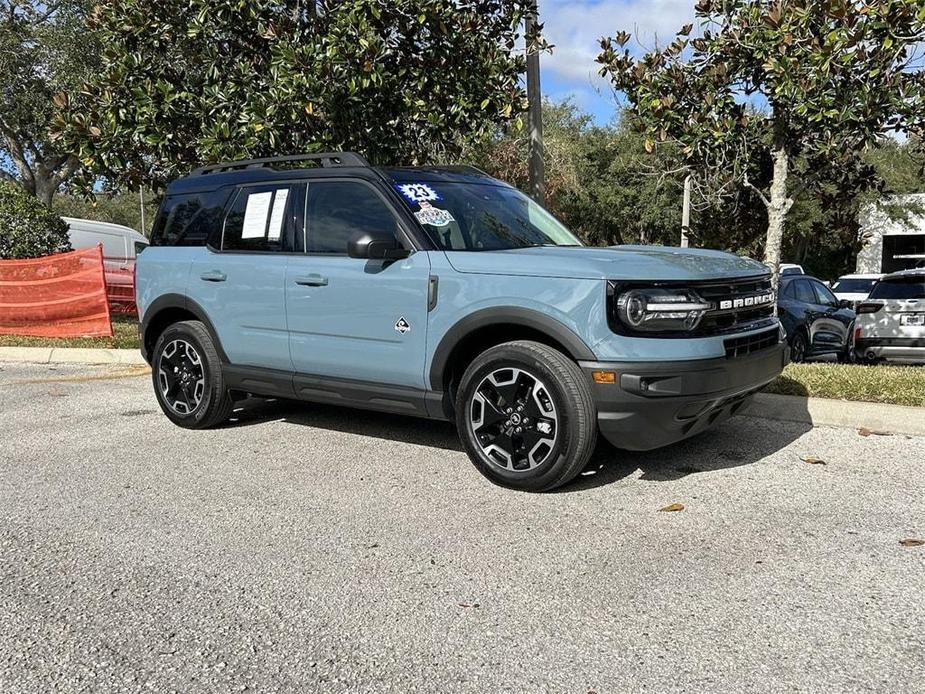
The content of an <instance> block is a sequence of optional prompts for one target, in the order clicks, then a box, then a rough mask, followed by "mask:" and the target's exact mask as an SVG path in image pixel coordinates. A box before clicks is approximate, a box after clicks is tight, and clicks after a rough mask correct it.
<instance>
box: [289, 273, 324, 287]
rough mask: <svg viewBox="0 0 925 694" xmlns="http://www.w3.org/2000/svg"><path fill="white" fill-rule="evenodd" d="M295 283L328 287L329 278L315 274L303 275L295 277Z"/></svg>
mask: <svg viewBox="0 0 925 694" xmlns="http://www.w3.org/2000/svg"><path fill="white" fill-rule="evenodd" d="M295 283H296V284H299V285H301V286H303V287H326V286H328V278H327V277H324V276H322V275H315V274H312V275H302V276H301V277H296V278H295Z"/></svg>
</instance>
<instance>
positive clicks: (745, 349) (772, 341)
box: [723, 328, 780, 359]
mask: <svg viewBox="0 0 925 694" xmlns="http://www.w3.org/2000/svg"><path fill="white" fill-rule="evenodd" d="M779 339H780V336H779V334H778V331H777V328H773V329H772V330H765V331H764V332H760V333H755V334H753V335H746V336H744V337H732V338H729V339H728V340H723V347H725V348H726V359H734V358H735V357H744V356H745V355H746V354H754V353H755V352H760V351H761V350H763V349H768V348H769V347H773V346H774V345H776V344H777V342H778V340H779Z"/></svg>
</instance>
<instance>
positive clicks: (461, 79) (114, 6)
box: [58, 0, 529, 187]
mask: <svg viewBox="0 0 925 694" xmlns="http://www.w3.org/2000/svg"><path fill="white" fill-rule="evenodd" d="M528 4H529V3H528V2H527V1H526V0H463V1H458V0H314V1H310V2H306V1H305V0H250V1H249V2H241V1H240V0H160V1H159V2H156V3H152V2H148V0H102V1H101V2H100V3H99V4H98V6H97V8H96V10H95V12H94V14H93V26H94V28H95V30H96V31H98V32H99V35H100V37H101V40H102V43H103V45H104V46H105V49H104V53H103V67H102V69H101V70H100V71H99V73H98V74H97V75H96V76H95V77H94V78H93V79H92V80H90V82H89V84H88V85H87V87H86V89H85V91H84V93H82V94H81V95H80V98H71V99H69V100H68V101H67V103H65V104H64V105H63V106H64V107H63V110H62V113H61V119H60V121H59V123H58V128H59V130H60V132H61V134H62V136H63V137H64V138H65V140H66V141H67V142H68V143H69V145H70V146H71V147H72V148H73V150H74V151H76V152H78V155H79V158H80V160H81V161H82V162H83V164H84V165H85V167H86V169H87V172H88V173H89V174H92V175H103V176H105V177H107V178H109V179H111V180H115V179H116V178H118V180H119V182H120V183H121V184H123V185H127V186H129V187H136V186H137V185H138V184H139V183H142V182H143V183H146V184H149V185H157V184H162V183H164V182H165V181H167V180H169V179H170V178H172V177H175V176H177V175H179V174H182V173H184V172H186V171H188V170H189V169H190V168H191V167H193V166H197V165H200V164H202V163H204V162H214V161H219V160H228V159H236V158H245V157H252V156H266V155H278V154H287V153H293V152H305V151H318V150H340V149H355V150H358V151H361V152H363V153H364V154H366V155H367V156H368V157H369V158H370V159H371V160H372V161H374V162H378V163H390V164H396V163H423V162H429V161H435V160H444V159H445V158H446V157H448V156H453V155H454V154H456V153H458V152H459V150H460V148H461V146H462V145H463V144H464V143H465V142H466V141H469V140H473V139H479V138H481V137H483V136H485V135H486V134H487V133H488V132H490V131H491V130H493V129H494V128H495V127H497V125H498V124H502V123H506V122H510V121H513V120H516V119H517V118H518V114H519V113H521V112H522V111H523V110H524V109H525V107H526V99H525V93H524V90H523V87H522V84H521V82H520V75H521V73H522V72H523V71H524V56H523V54H522V52H517V51H515V50H514V49H515V45H516V41H517V39H518V37H519V26H520V24H521V20H522V18H523V13H524V11H525V9H526V7H527V5H528ZM92 175H91V176H88V177H87V178H86V180H85V183H87V184H89V182H90V180H91V178H92Z"/></svg>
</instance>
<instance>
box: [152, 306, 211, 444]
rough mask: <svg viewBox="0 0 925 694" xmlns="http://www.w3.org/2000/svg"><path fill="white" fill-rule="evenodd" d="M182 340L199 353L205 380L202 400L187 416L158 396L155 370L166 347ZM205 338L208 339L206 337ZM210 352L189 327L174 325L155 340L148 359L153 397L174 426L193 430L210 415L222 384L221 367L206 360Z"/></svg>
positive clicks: (196, 333) (200, 338)
mask: <svg viewBox="0 0 925 694" xmlns="http://www.w3.org/2000/svg"><path fill="white" fill-rule="evenodd" d="M177 339H181V340H185V341H186V342H189V343H190V344H191V345H192V346H193V347H194V348H195V349H196V352H197V353H198V354H199V358H200V360H201V362H202V376H203V379H205V388H203V393H202V400H200V401H199V405H198V406H197V407H196V409H194V410H193V411H192V412H191V413H190V414H186V415H183V414H180V413H178V412H176V411H175V410H174V409H173V408H172V407H171V406H170V405H169V404H168V403H167V402H166V401H165V400H164V397H163V395H162V394H161V384H160V382H159V381H158V375H157V374H158V369H159V366H160V359H161V353H162V352H163V350H164V348H165V347H166V345H168V344H170V342H172V341H173V340H177ZM205 339H208V337H206V338H205ZM210 351H211V350H208V349H206V346H205V345H204V344H203V338H202V337H201V336H200V335H199V334H198V331H196V330H194V329H193V328H192V327H191V326H190V325H188V324H184V323H177V324H175V325H172V326H170V327H169V328H167V329H166V330H165V331H164V332H163V333H162V334H161V336H160V337H159V338H158V340H157V343H156V344H155V346H154V354H153V358H152V360H151V380H152V382H153V384H154V395H155V397H156V398H157V404H158V405H160V408H161V410H162V411H163V412H164V414H165V415H167V418H168V419H170V421H172V422H173V423H174V424H177V425H179V426H181V427H185V428H189V429H196V428H199V427H201V426H202V423H203V421H204V420H205V419H206V418H207V417H208V416H209V414H210V411H211V406H212V403H213V402H214V401H215V400H216V399H217V397H219V396H220V394H221V393H220V388H221V384H220V383H219V382H220V381H221V376H220V369H221V365H220V364H214V363H212V360H211V359H210V358H209V354H210Z"/></svg>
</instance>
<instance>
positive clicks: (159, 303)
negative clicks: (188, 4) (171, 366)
mask: <svg viewBox="0 0 925 694" xmlns="http://www.w3.org/2000/svg"><path fill="white" fill-rule="evenodd" d="M170 309H182V310H184V311H187V312H188V313H191V314H193V315H194V316H196V320H198V321H200V322H202V324H203V325H204V326H205V327H206V330H207V331H208V333H209V336H210V337H211V338H212V342H213V344H214V345H215V350H216V351H217V352H218V356H219V357H220V358H221V360H222V363H223V364H227V363H229V362H228V355H227V354H225V350H224V349H223V348H222V343H221V341H220V340H219V339H218V333H217V332H216V331H215V326H214V325H212V321H211V320H209V316H208V314H207V313H206V311H205V309H204V308H202V306H200V305H199V304H197V303H196V302H195V301H193V300H192V299H190V298H189V297H186V296H183V295H182V294H163V295H161V296H159V297H157V298H156V299H155V300H154V301H152V302H151V304H150V305H149V306H147V307H146V308H145V312H144V318H142V320H141V325H139V326H138V333H139V337H140V339H141V340H140V341H141V354H142V356H143V357H144V358H145V360H146V361H148V362H149V363H150V356H151V355H149V354H147V350H146V347H145V345H146V344H147V341H148V340H147V338H148V329H149V328H150V327H151V323H153V322H154V320H155V319H156V318H157V316H158V315H160V314H161V313H163V312H164V311H167V310H170Z"/></svg>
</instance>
